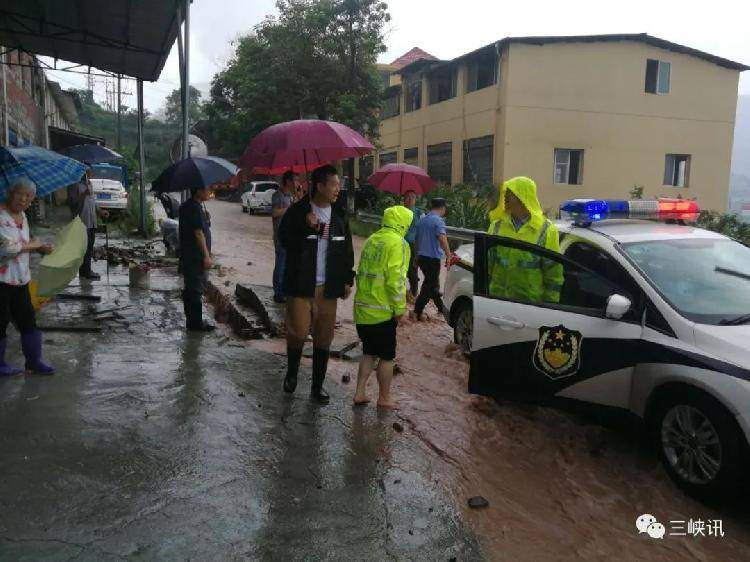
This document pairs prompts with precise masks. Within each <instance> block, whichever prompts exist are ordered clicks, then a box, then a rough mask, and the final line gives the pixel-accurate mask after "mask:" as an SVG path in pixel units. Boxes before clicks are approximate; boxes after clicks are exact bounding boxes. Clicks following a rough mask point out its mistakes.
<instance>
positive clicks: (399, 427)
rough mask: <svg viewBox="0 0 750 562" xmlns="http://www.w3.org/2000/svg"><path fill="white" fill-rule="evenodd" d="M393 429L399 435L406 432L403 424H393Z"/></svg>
mask: <svg viewBox="0 0 750 562" xmlns="http://www.w3.org/2000/svg"><path fill="white" fill-rule="evenodd" d="M393 429H395V430H396V431H397V432H398V433H403V431H404V426H403V425H401V424H400V423H398V422H393Z"/></svg>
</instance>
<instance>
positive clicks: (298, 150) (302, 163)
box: [240, 119, 375, 172]
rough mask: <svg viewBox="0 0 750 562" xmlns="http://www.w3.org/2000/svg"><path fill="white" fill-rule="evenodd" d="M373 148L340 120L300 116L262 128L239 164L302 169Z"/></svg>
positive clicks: (366, 152) (315, 166) (256, 167)
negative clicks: (337, 121)
mask: <svg viewBox="0 0 750 562" xmlns="http://www.w3.org/2000/svg"><path fill="white" fill-rule="evenodd" d="M374 148H375V147H374V146H372V144H370V143H369V142H368V141H367V139H365V138H364V137H363V136H362V135H360V134H359V133H358V132H356V131H354V130H352V129H350V128H349V127H347V126H346V125H342V124H341V123H336V122H334V121H321V120H319V119H300V120H298V121H287V122H286V123H279V124H278V125H272V126H270V127H268V128H267V129H265V130H264V131H262V132H261V133H260V134H259V135H258V136H256V137H255V138H254V139H253V140H252V141H251V142H250V146H248V147H247V149H246V150H245V153H244V154H243V155H242V158H241V159H240V166H242V167H243V168H246V169H248V170H253V171H255V170H259V169H264V170H266V171H271V172H273V171H277V170H282V171H283V170H289V169H292V170H294V171H300V172H305V171H310V170H313V169H315V168H317V167H318V166H321V165H322V164H329V163H330V162H333V161H334V160H343V159H345V158H358V157H360V156H364V155H365V154H369V153H370V152H372V151H373V150H374Z"/></svg>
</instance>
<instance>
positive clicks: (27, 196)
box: [0, 180, 55, 377]
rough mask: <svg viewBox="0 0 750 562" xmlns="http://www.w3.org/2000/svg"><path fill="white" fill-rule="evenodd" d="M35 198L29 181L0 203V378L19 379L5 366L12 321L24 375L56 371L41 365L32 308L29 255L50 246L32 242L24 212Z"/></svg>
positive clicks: (39, 336)
mask: <svg viewBox="0 0 750 562" xmlns="http://www.w3.org/2000/svg"><path fill="white" fill-rule="evenodd" d="M34 197H36V186H35V185H34V183H33V182H31V181H30V180H17V181H16V182H15V183H14V184H13V185H11V186H10V188H9V189H8V196H7V200H6V201H5V202H4V203H0V377H10V376H13V375H18V374H20V373H21V372H22V370H21V369H18V368H16V367H13V366H11V365H8V364H7V363H6V362H5V348H6V346H7V343H8V340H7V338H6V333H5V331H6V330H7V328H8V323H9V322H10V321H11V320H12V321H13V324H14V325H15V326H16V328H17V329H18V331H19V332H20V333H21V348H22V349H23V354H24V357H25V358H26V371H27V372H30V373H33V374H37V375H53V374H54V373H55V369H54V368H53V367H50V366H49V365H47V364H46V363H45V362H44V361H42V333H41V332H40V331H39V330H38V329H37V327H36V315H35V314H34V307H33V306H32V305H31V295H30V294H29V282H30V281H31V270H30V269H29V254H30V253H31V252H36V253H38V254H49V253H50V252H51V251H52V246H51V245H49V244H42V243H41V242H40V241H39V240H35V239H32V238H31V235H30V234H29V222H28V220H26V213H25V211H26V209H28V208H29V205H31V202H32V201H33V200H34Z"/></svg>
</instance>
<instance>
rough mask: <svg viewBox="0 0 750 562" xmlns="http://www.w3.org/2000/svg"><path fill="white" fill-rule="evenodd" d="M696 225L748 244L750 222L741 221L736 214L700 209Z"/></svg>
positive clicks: (749, 243) (749, 241)
mask: <svg viewBox="0 0 750 562" xmlns="http://www.w3.org/2000/svg"><path fill="white" fill-rule="evenodd" d="M697 226H698V227H699V228H705V229H706V230H712V231H713V232H718V233H719V234H723V235H724V236H728V237H729V238H733V239H734V240H737V241H738V242H741V243H742V244H744V245H745V246H750V224H748V223H745V222H742V220H741V219H740V217H739V216H737V215H736V214H733V213H718V212H716V211H701V214H700V215H699V217H698V222H697Z"/></svg>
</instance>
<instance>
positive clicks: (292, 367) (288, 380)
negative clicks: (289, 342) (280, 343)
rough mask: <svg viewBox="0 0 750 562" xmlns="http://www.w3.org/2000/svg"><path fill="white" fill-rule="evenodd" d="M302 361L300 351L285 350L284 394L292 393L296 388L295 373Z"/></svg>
mask: <svg viewBox="0 0 750 562" xmlns="http://www.w3.org/2000/svg"><path fill="white" fill-rule="evenodd" d="M301 359H302V349H293V348H291V347H289V346H287V348H286V360H287V365H286V377H284V392H287V393H289V394H292V393H294V391H295V390H296V388H297V373H298V372H299V362H300V360H301Z"/></svg>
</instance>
